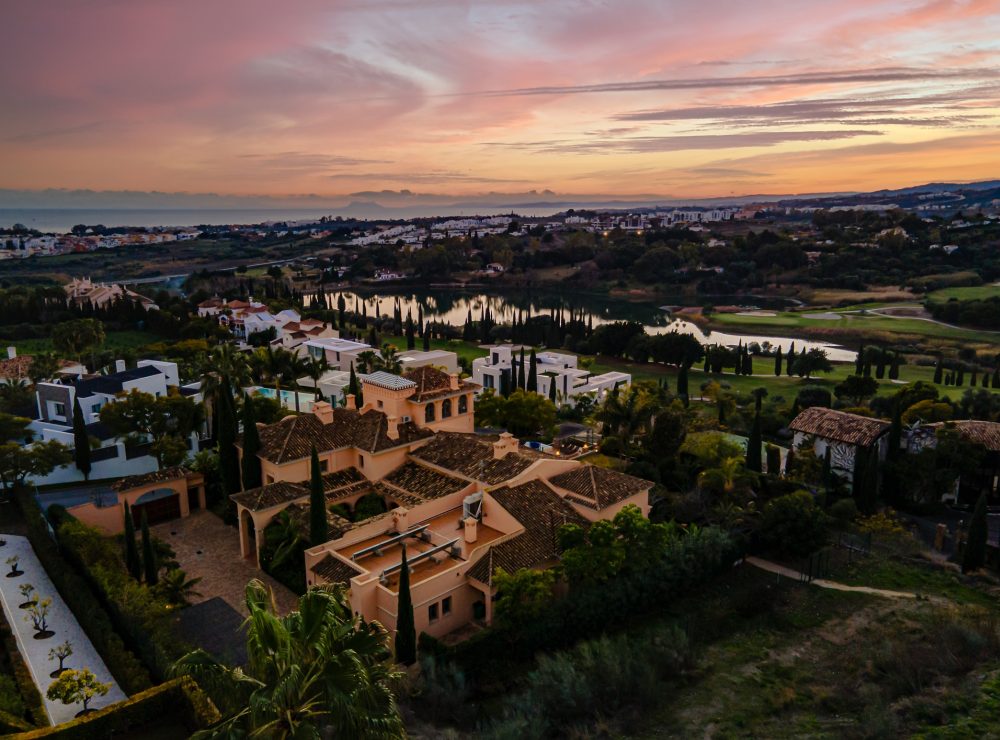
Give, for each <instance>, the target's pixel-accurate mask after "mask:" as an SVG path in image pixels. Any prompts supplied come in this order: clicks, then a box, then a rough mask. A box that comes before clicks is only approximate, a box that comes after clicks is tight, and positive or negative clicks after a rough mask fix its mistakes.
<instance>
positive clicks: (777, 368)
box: [774, 347, 781, 378]
mask: <svg viewBox="0 0 1000 740" xmlns="http://www.w3.org/2000/svg"><path fill="white" fill-rule="evenodd" d="M774 374H775V376H776V377H779V378H780V377H781V347H778V351H777V352H775V353H774Z"/></svg>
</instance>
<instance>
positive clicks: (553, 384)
mask: <svg viewBox="0 0 1000 740" xmlns="http://www.w3.org/2000/svg"><path fill="white" fill-rule="evenodd" d="M549 400H550V401H552V403H555V402H556V379H555V378H554V377H552V378H549Z"/></svg>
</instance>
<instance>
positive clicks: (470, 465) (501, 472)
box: [410, 432, 533, 485]
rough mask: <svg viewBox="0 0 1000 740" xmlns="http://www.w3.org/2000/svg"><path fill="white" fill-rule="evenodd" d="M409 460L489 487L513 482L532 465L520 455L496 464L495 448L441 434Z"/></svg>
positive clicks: (472, 438) (465, 437) (470, 438)
mask: <svg viewBox="0 0 1000 740" xmlns="http://www.w3.org/2000/svg"><path fill="white" fill-rule="evenodd" d="M410 457H413V458H416V459H417V460H423V461H425V462H428V463H430V464H432V465H436V466H438V467H440V468H444V469H445V470H450V471H452V472H454V473H457V474H458V475H460V476H462V477H464V478H468V479H471V480H481V481H483V482H484V483H487V484H490V485H495V484H498V483H503V482H504V481H507V480H510V479H511V478H513V477H514V476H515V475H518V474H519V473H522V472H524V470H525V469H526V468H527V467H528V466H529V465H531V463H532V462H533V461H532V460H530V459H528V458H527V457H525V456H524V455H522V454H520V453H518V452H508V453H507V454H506V455H504V456H503V457H502V458H500V459H499V460H497V459H495V458H494V457H493V445H492V444H490V443H489V442H486V441H483V440H479V439H476V438H475V436H472V435H468V434H458V433H455V432H439V433H438V434H436V435H435V436H434V439H432V440H431V441H430V442H428V443H427V444H426V445H424V446H423V447H420V448H419V449H417V450H414V451H413V452H411V453H410Z"/></svg>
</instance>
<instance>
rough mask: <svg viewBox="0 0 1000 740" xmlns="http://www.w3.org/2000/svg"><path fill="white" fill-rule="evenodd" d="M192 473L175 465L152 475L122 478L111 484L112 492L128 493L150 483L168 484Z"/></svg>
mask: <svg viewBox="0 0 1000 740" xmlns="http://www.w3.org/2000/svg"><path fill="white" fill-rule="evenodd" d="M190 473H191V471H190V470H188V469H187V468H185V467H184V466H183V465H175V466H174V467H172V468H164V469H163V470H156V471H153V472H152V473H143V474H142V475H130V476H128V477H127V478H121V479H119V480H116V481H115V482H114V483H112V484H111V490H113V491H128V490H130V489H132V488H139V487H140V486H148V485H149V484H150V483H166V482H168V481H172V480H177V479H178V478H184V477H186V476H188V475H190Z"/></svg>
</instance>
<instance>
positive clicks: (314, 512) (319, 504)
mask: <svg viewBox="0 0 1000 740" xmlns="http://www.w3.org/2000/svg"><path fill="white" fill-rule="evenodd" d="M328 539H330V532H329V530H328V529H327V521H326V496H325V495H324V494H323V474H322V473H321V472H320V469H319V455H318V454H316V445H313V448H312V459H311V460H310V464H309V543H310V544H311V545H312V546H313V547H315V546H316V545H322V544H323V543H324V542H326V541H327V540H328Z"/></svg>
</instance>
